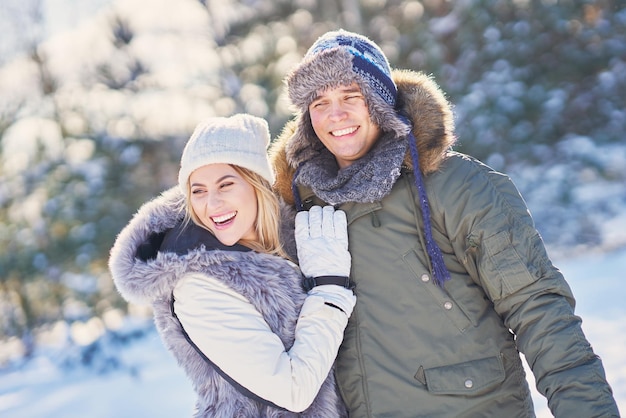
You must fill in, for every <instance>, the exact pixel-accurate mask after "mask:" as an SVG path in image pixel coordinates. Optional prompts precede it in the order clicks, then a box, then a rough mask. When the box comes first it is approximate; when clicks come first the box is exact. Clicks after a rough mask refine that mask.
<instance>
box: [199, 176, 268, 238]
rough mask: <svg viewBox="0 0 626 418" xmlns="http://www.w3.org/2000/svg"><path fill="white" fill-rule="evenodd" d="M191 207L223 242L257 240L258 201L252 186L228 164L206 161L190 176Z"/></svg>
mask: <svg viewBox="0 0 626 418" xmlns="http://www.w3.org/2000/svg"><path fill="white" fill-rule="evenodd" d="M189 184H190V185H191V195H190V196H191V199H190V200H191V207H192V210H193V211H194V213H195V214H196V216H197V217H198V218H199V219H200V221H201V222H202V224H203V225H204V226H205V227H207V228H208V229H209V230H210V231H211V232H213V234H214V235H215V236H216V237H217V239H218V240H219V241H220V242H221V243H222V244H224V245H228V246H230V245H234V244H236V243H237V242H238V241H239V240H241V239H246V240H251V241H256V240H257V239H258V237H257V233H256V230H255V222H256V218H257V211H258V203H257V199H256V195H255V193H254V188H253V187H252V185H251V184H250V183H248V182H247V181H245V180H244V179H243V177H241V175H240V174H239V173H238V172H237V171H236V170H235V169H234V168H233V167H232V166H230V165H228V164H209V165H205V166H203V167H200V168H198V169H197V170H195V171H194V172H193V173H191V176H189Z"/></svg>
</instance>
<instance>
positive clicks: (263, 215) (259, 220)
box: [185, 164, 289, 259]
mask: <svg viewBox="0 0 626 418" xmlns="http://www.w3.org/2000/svg"><path fill="white" fill-rule="evenodd" d="M229 165H230V166H231V167H233V169H235V171H237V173H239V174H240V175H241V177H242V178H243V179H244V180H245V181H247V182H248V183H250V185H251V186H252V188H253V189H254V194H255V196H256V200H257V215H256V220H255V222H254V228H255V231H256V233H257V237H258V240H256V241H252V240H245V239H242V240H239V244H241V245H245V246H246V247H248V248H251V249H253V250H255V251H257V252H261V253H268V254H274V255H278V256H280V257H283V258H287V259H289V256H288V255H287V253H286V252H285V250H284V249H283V246H282V244H281V242H280V203H279V202H278V197H277V196H276V195H275V194H274V192H273V190H272V186H271V184H270V183H269V181H267V180H266V179H265V178H264V177H263V176H261V175H260V174H257V173H256V172H255V171H252V170H249V169H247V168H244V167H240V166H237V165H234V164H229ZM185 201H186V205H185V211H186V220H187V221H188V222H189V221H192V222H193V223H195V224H196V225H198V226H200V227H202V228H204V229H206V230H208V231H209V232H211V233H213V232H212V231H211V230H210V229H209V228H208V227H207V226H206V225H204V224H203V223H202V221H200V219H199V218H198V216H197V215H196V213H195V212H194V210H193V207H192V206H191V186H190V184H189V180H187V193H186V197H185Z"/></svg>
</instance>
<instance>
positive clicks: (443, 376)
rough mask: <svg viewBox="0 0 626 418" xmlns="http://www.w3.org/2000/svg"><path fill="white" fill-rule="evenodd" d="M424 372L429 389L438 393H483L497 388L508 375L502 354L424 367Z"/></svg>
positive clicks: (469, 394) (472, 394)
mask: <svg viewBox="0 0 626 418" xmlns="http://www.w3.org/2000/svg"><path fill="white" fill-rule="evenodd" d="M420 369H422V368H421V367H420ZM422 372H423V376H424V379H425V382H426V387H427V388H428V391H429V392H431V393H433V394H436V395H465V396H476V395H481V394H483V393H487V392H489V391H491V390H493V389H495V388H496V387H497V386H498V385H500V384H501V383H502V382H504V378H505V376H506V375H505V372H504V364H503V362H502V356H501V355H499V356H493V357H487V358H483V359H479V360H471V361H466V362H464V363H457V364H451V365H448V366H440V367H433V368H430V369H422ZM418 374H420V372H419V371H418ZM418 380H419V379H418Z"/></svg>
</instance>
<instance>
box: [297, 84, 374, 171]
mask: <svg viewBox="0 0 626 418" xmlns="http://www.w3.org/2000/svg"><path fill="white" fill-rule="evenodd" d="M309 113H310V114H311V123H312V124H313V130H314V131H315V133H316V134H317V137H318V138H319V139H320V141H322V143H323V144H324V145H325V146H326V148H328V150H329V151H330V152H331V153H332V154H333V155H334V156H335V158H336V159H337V164H338V165H339V168H345V167H348V166H349V165H351V164H352V163H353V162H354V161H356V160H358V159H359V158H361V157H363V156H364V155H365V154H367V152H368V151H369V150H370V149H371V148H372V146H373V145H374V143H375V142H376V140H377V139H378V137H379V135H380V128H379V127H378V125H376V124H374V122H372V120H371V119H370V114H369V109H368V108H367V103H366V102H365V97H364V96H363V94H362V93H361V89H360V88H359V86H358V85H357V84H356V83H353V84H351V85H349V86H340V87H337V88H330V89H327V90H324V91H320V92H318V96H317V97H316V98H315V100H313V102H312V103H311V104H310V105H309Z"/></svg>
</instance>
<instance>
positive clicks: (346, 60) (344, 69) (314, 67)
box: [285, 30, 450, 286]
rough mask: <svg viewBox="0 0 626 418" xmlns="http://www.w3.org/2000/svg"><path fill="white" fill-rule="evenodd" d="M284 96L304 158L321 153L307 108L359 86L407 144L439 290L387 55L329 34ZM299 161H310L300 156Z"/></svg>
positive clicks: (434, 249) (360, 40) (380, 119)
mask: <svg viewBox="0 0 626 418" xmlns="http://www.w3.org/2000/svg"><path fill="white" fill-rule="evenodd" d="M285 81H286V84H287V92H288V95H289V99H290V100H291V102H292V103H293V104H294V105H295V106H296V107H297V108H298V110H299V111H300V113H301V114H300V117H299V118H298V125H297V132H296V137H297V138H303V140H304V141H309V142H310V144H309V147H308V148H309V150H308V151H306V153H314V152H318V151H319V149H320V147H323V145H322V144H321V141H319V140H318V139H317V136H316V135H315V132H314V130H313V127H312V124H311V117H310V114H309V109H308V108H309V105H310V104H311V103H312V102H313V100H314V99H315V98H316V97H317V96H318V93H319V92H320V91H323V90H325V89H328V88H336V87H339V86H347V85H350V84H352V83H356V84H358V86H359V87H360V89H361V93H362V94H363V96H364V97H365V99H366V102H367V106H368V109H369V114H370V118H371V120H372V121H373V122H374V123H375V124H376V125H378V127H380V129H381V130H382V131H383V132H393V133H395V135H396V137H397V138H398V139H403V138H407V140H408V146H409V149H410V153H411V160H412V162H413V169H414V173H415V175H414V177H415V185H416V187H417V190H418V193H419V201H420V202H419V203H420V207H421V211H422V218H423V220H424V237H425V241H426V247H427V248H426V251H427V253H428V256H429V258H430V262H431V266H432V270H433V274H434V281H435V282H436V283H437V284H438V285H439V286H443V283H444V282H445V281H446V280H448V279H449V278H450V273H449V272H448V270H447V269H446V266H445V264H444V261H443V255H442V253H441V249H440V248H439V246H438V245H437V243H436V242H435V240H434V238H433V236H432V226H431V222H430V207H429V205H428V198H427V196H426V189H425V187H424V182H423V179H422V172H421V170H420V165H419V156H418V152H417V140H416V138H415V136H414V135H413V132H412V126H411V122H410V121H409V119H408V118H407V117H406V116H404V115H402V114H401V113H400V112H398V109H397V104H398V100H397V99H398V90H397V87H396V84H395V83H394V81H393V78H392V74H391V67H390V65H389V62H388V61H387V58H386V57H385V54H384V53H383V52H382V50H381V49H380V48H379V47H378V45H376V44H375V43H374V42H373V41H371V40H370V39H368V38H367V37H365V36H362V35H359V34H356V33H352V32H347V31H344V30H338V31H332V32H327V33H326V34H324V35H322V36H321V37H320V38H318V39H317V41H315V43H314V44H313V45H312V46H311V48H309V50H308V51H307V53H306V54H305V56H304V58H303V59H302V61H301V63H300V64H299V65H297V66H296V67H295V68H294V70H293V71H292V72H291V73H290V74H288V75H287V78H286V80H285ZM299 158H304V159H305V160H307V159H308V158H307V157H306V156H305V155H301V156H300V157H299ZM297 176H298V171H296V174H295V175H294V179H293V184H292V191H293V194H294V199H295V202H296V206H297V209H298V210H301V209H302V205H301V201H300V196H299V194H298V188H297V187H296V181H297Z"/></svg>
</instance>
